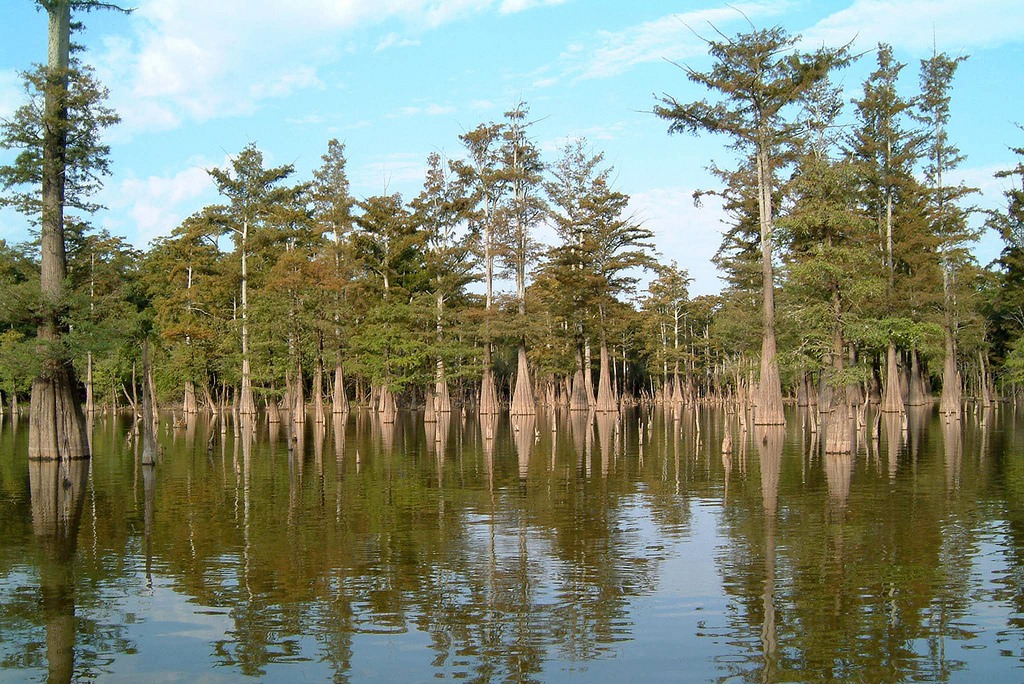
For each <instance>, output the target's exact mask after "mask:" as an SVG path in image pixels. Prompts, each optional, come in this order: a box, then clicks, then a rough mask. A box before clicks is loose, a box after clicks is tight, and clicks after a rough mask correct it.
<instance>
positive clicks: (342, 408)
mask: <svg viewBox="0 0 1024 684" xmlns="http://www.w3.org/2000/svg"><path fill="white" fill-rule="evenodd" d="M348 409H349V406H348V395H347V394H345V375H344V373H343V372H342V369H341V352H340V351H339V352H338V360H337V361H335V363H334V403H333V404H332V406H331V413H333V414H334V415H336V416H338V415H341V414H343V413H348Z"/></svg>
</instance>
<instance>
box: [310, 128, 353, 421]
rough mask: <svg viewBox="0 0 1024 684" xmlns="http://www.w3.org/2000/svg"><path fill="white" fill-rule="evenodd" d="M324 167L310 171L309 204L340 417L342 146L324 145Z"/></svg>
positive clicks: (345, 188) (348, 200) (344, 268)
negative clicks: (319, 245)
mask: <svg viewBox="0 0 1024 684" xmlns="http://www.w3.org/2000/svg"><path fill="white" fill-rule="evenodd" d="M321 159H322V161H323V163H322V164H321V165H320V166H319V167H318V168H317V169H316V170H315V171H313V182H312V183H311V185H310V191H309V198H310V201H311V204H312V212H313V220H314V221H315V222H316V224H317V227H318V229H319V230H320V231H321V240H322V242H323V247H324V248H323V249H322V250H321V252H320V255H319V258H320V259H321V260H324V259H326V260H327V263H326V264H324V263H321V268H320V272H321V280H320V282H321V283H322V285H323V287H324V289H325V290H327V291H329V292H330V298H331V304H332V307H331V312H330V315H331V319H332V322H333V333H334V345H333V346H334V353H335V357H334V385H333V393H334V404H333V408H332V412H333V413H336V414H339V413H344V412H345V411H347V410H348V397H347V395H346V394H345V375H344V369H343V363H342V360H343V351H342V350H343V347H344V333H345V326H344V325H343V320H342V318H343V317H342V310H343V307H344V305H345V300H346V292H347V285H348V283H349V282H350V280H351V261H352V260H351V259H350V258H348V256H349V255H348V252H347V242H346V236H347V235H348V234H349V232H350V231H351V230H352V222H353V218H352V208H353V207H354V205H355V199H354V198H353V197H352V195H351V193H350V191H349V180H348V172H347V170H346V166H347V164H348V162H347V160H346V158H345V145H344V144H343V143H340V142H338V141H337V140H335V139H332V140H330V141H329V142H328V143H327V153H326V154H324V155H323V156H322V157H321Z"/></svg>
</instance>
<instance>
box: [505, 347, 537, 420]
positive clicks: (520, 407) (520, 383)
mask: <svg viewBox="0 0 1024 684" xmlns="http://www.w3.org/2000/svg"><path fill="white" fill-rule="evenodd" d="M517 365H518V369H517V370H516V389H515V392H514V393H513V394H512V408H511V411H510V412H511V415H513V416H532V415H534V414H536V413H537V402H536V399H535V398H534V395H533V382H532V381H531V380H530V361H529V359H527V357H526V340H524V339H521V338H520V340H519V362H518V364H517Z"/></svg>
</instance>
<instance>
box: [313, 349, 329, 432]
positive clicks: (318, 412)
mask: <svg viewBox="0 0 1024 684" xmlns="http://www.w3.org/2000/svg"><path fill="white" fill-rule="evenodd" d="M313 422H314V423H316V424H317V425H323V424H324V423H326V422H327V420H326V418H325V413H324V368H323V362H322V361H321V360H320V359H319V358H318V359H317V360H316V374H315V375H314V376H313Z"/></svg>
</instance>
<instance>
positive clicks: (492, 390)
mask: <svg viewBox="0 0 1024 684" xmlns="http://www.w3.org/2000/svg"><path fill="white" fill-rule="evenodd" d="M497 412H498V390H497V388H496V387H495V386H494V370H493V368H492V367H491V343H490V342H485V343H484V374H483V378H482V379H481V380H480V413H481V414H483V415H490V414H492V413H497Z"/></svg>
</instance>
